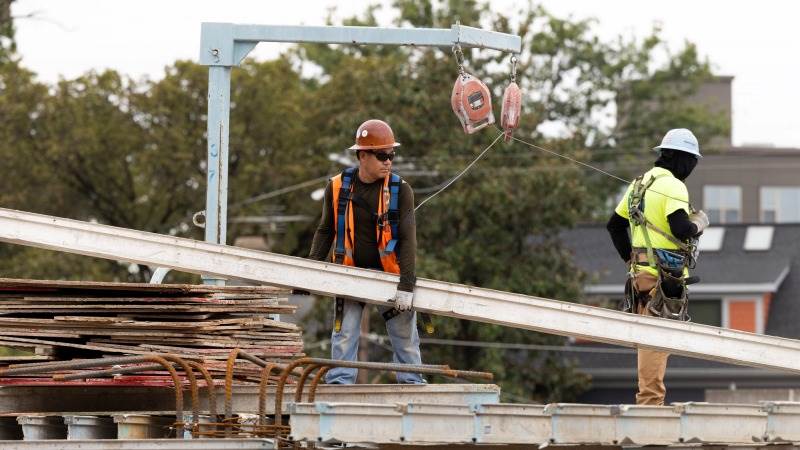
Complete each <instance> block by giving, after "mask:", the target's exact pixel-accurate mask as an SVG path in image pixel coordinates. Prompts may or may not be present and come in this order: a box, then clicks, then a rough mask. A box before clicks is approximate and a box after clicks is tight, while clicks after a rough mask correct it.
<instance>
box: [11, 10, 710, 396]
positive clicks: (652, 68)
mask: <svg viewBox="0 0 800 450" xmlns="http://www.w3.org/2000/svg"><path fill="white" fill-rule="evenodd" d="M0 5H2V3H0ZM393 8H394V11H396V14H397V16H396V21H395V24H396V25H400V26H420V27H422V26H425V27H449V26H450V24H451V23H453V22H455V21H456V20H458V21H460V23H462V24H464V25H470V26H479V27H484V28H492V29H496V30H498V31H504V32H511V33H516V34H519V35H520V36H522V38H523V52H522V54H521V55H520V64H519V67H518V73H517V76H518V80H519V83H520V85H521V87H522V89H523V92H524V93H525V98H524V106H523V117H522V120H521V124H522V125H521V128H520V130H519V131H518V132H517V133H516V136H518V137H520V138H522V139H524V140H526V141H529V142H531V143H533V144H535V145H539V146H543V147H545V148H548V149H552V150H554V151H557V152H559V153H562V154H564V155H566V156H569V157H571V158H577V159H580V160H586V161H591V162H594V163H601V164H606V165H611V167H612V169H611V170H612V171H613V172H616V173H619V174H621V175H625V176H629V175H630V173H628V172H631V171H632V169H630V170H626V169H629V168H632V167H634V163H639V162H640V160H641V158H640V157H634V156H635V155H647V156H646V157H648V158H649V157H650V156H651V155H652V154H651V153H649V152H648V150H647V149H649V148H650V147H652V145H653V143H654V142H657V141H658V139H660V137H661V135H662V134H663V133H664V131H666V129H668V128H673V127H677V126H684V127H688V128H692V129H694V130H695V131H696V132H698V135H699V136H700V137H701V140H704V139H706V138H708V137H709V136H713V135H714V134H715V133H718V132H719V131H720V130H722V129H724V127H722V126H721V125H720V122H719V119H718V118H716V117H712V116H709V115H708V114H707V112H705V111H702V110H699V109H697V108H694V107H691V106H689V105H687V104H686V103H685V101H684V99H685V98H686V97H687V96H688V95H689V94H690V93H691V92H692V91H693V90H694V89H695V88H696V87H697V85H698V84H699V83H700V82H702V81H703V80H704V79H706V78H707V77H708V76H709V70H708V63H707V62H705V61H701V60H700V58H699V56H698V54H697V50H696V48H694V47H693V46H692V45H690V44H687V46H686V47H685V48H683V49H681V50H680V51H679V52H678V53H676V54H670V53H669V52H668V51H667V49H666V47H665V45H664V44H663V42H662V41H661V40H660V39H659V37H658V30H654V31H653V34H652V35H651V36H649V37H647V38H646V39H644V40H623V39H618V40H615V41H611V42H605V41H601V40H600V39H598V38H597V36H596V35H595V34H594V30H593V22H592V21H590V20H584V21H577V20H573V19H569V20H564V19H560V18H557V17H554V16H552V15H550V14H549V13H548V12H547V11H545V10H543V9H542V8H540V7H537V6H534V5H526V6H523V7H522V8H520V10H519V11H514V12H513V13H512V14H507V15H505V14H502V13H497V12H493V11H490V10H489V8H488V7H487V6H486V5H485V4H483V3H479V2H477V1H468V0H462V1H458V0H448V1H446V2H432V1H430V0H397V1H395V2H394V5H393ZM0 11H2V10H1V9H0ZM375 12H376V10H375V8H369V9H367V10H366V11H365V13H364V14H363V15H362V16H361V17H356V18H352V19H349V20H346V21H344V23H345V24H348V25H379V24H378V21H377V20H376V15H375ZM6 29H8V30H13V28H6ZM0 32H2V30H0ZM0 56H2V55H0ZM465 56H466V69H467V70H468V71H469V72H471V73H474V74H476V75H478V76H479V77H481V78H482V79H484V80H486V81H487V84H488V85H489V86H490V88H491V89H492V90H493V95H494V98H495V105H496V106H498V105H499V101H498V99H499V98H501V95H502V90H503V88H504V87H505V86H506V84H507V82H508V70H509V63H508V55H501V54H499V53H497V52H491V51H482V50H468V49H465ZM660 60H663V61H665V62H664V63H663V64H658V63H656V62H655V61H660ZM308 73H314V74H315V75H314V76H312V77H309V76H307V74H308ZM303 74H306V75H305V76H304V75H303ZM456 75H457V72H456V67H455V63H454V61H453V58H452V56H451V54H450V49H418V48H415V49H409V48H398V47H386V46H375V47H357V46H349V45H345V46H323V45H301V46H297V47H294V48H293V49H291V50H289V51H288V52H287V53H286V54H285V55H283V56H281V57H280V58H278V59H276V60H272V61H264V62H254V61H247V62H245V63H244V64H243V66H242V67H241V68H237V69H236V70H234V72H233V80H232V92H231V100H232V109H231V130H230V149H231V152H230V166H229V215H230V217H237V216H265V215H268V214H269V213H271V212H275V211H280V212H283V213H286V214H291V215H307V216H311V217H318V216H319V212H320V204H319V203H318V202H313V201H310V200H309V197H308V194H309V192H310V191H311V190H313V189H315V188H319V187H322V186H323V184H321V183H320V184H319V185H317V186H310V187H308V188H307V189H300V190H296V191H292V192H289V193H286V194H283V195H276V194H270V195H269V197H270V198H269V199H268V200H266V201H265V200H262V201H255V200H253V199H254V197H256V196H258V195H259V194H263V193H271V192H272V193H274V192H275V191H276V190H278V189H281V188H284V187H286V186H290V185H293V184H297V183H300V182H304V181H307V180H310V179H314V178H318V177H322V176H325V175H326V174H331V173H335V172H336V171H338V170H341V168H342V166H341V165H338V164H336V163H333V162H331V161H330V160H329V159H328V155H329V154H330V153H341V152H343V151H344V149H345V148H346V147H347V146H349V145H350V144H351V142H352V139H353V132H354V130H355V129H356V128H357V126H358V125H359V124H360V123H361V122H362V121H364V120H365V119H367V118H373V117H374V118H381V119H383V120H386V121H387V122H389V123H390V124H391V125H392V127H393V129H394V131H395V134H396V136H397V137H398V140H400V142H402V144H403V146H402V147H401V148H400V150H399V154H400V155H401V158H398V159H399V160H398V161H396V162H397V166H396V167H397V169H398V170H399V171H400V172H401V174H402V175H403V176H404V177H405V178H406V179H407V180H408V181H409V182H410V183H411V184H412V186H414V188H415V189H416V191H417V199H416V201H417V203H419V201H420V200H422V199H423V198H425V197H426V196H427V195H429V194H430V193H431V192H433V190H435V187H436V186H439V185H441V184H442V183H444V182H446V181H447V180H449V179H450V178H451V177H453V176H454V175H456V174H457V173H458V172H459V171H460V170H461V169H462V168H463V167H464V166H465V165H466V164H468V163H469V162H470V161H471V160H472V159H473V158H475V157H476V156H477V155H478V154H479V153H480V152H481V151H482V150H483V149H484V148H486V147H487V146H488V145H489V144H490V143H491V142H492V141H493V140H494V139H495V137H497V135H498V131H497V130H496V129H495V128H489V129H487V130H484V131H483V132H481V133H478V134H475V135H470V136H466V135H464V134H463V133H462V131H461V130H460V126H459V124H458V121H457V119H456V118H455V117H454V116H453V114H452V111H451V110H450V102H449V100H450V92H451V89H452V83H453V81H454V80H455V77H456ZM206 93H207V70H206V68H205V67H201V66H198V65H197V64H194V63H192V62H188V61H177V62H175V63H174V64H173V65H171V66H169V67H167V68H166V70H165V73H164V77H163V78H161V79H159V80H147V79H143V80H134V79H130V78H128V77H125V76H124V75H122V74H118V73H116V72H113V71H106V72H103V73H93V72H91V73H87V74H85V75H83V76H81V77H79V78H76V79H73V80H61V81H60V82H59V83H57V84H56V85H54V86H47V85H44V84H41V83H38V82H37V81H36V80H35V78H34V75H33V74H32V73H30V72H29V71H27V70H25V69H24V68H23V67H20V66H19V64H17V63H15V62H6V63H0V117H2V121H0V139H2V141H3V142H5V143H6V144H7V145H5V146H2V147H0V160H2V161H4V164H5V165H4V166H3V169H4V171H3V172H4V173H3V177H0V206H3V207H7V208H15V209H22V210H26V211H33V212H41V213H46V214H53V215H56V216H62V217H70V218H75V219H81V220H96V221H98V222H101V223H107V224H112V225H116V226H121V227H127V228H135V229H140V230H148V231H154V232H158V233H165V234H173V235H177V236H184V237H192V238H196V239H201V238H202V231H201V230H199V229H197V228H195V227H193V226H192V225H191V217H192V214H193V213H194V212H196V211H199V210H202V209H203V208H204V207H205V178H206V175H205V164H206V142H205V131H206V108H207V105H206ZM615 109H619V110H620V111H621V112H622V113H621V120H620V121H615V120H613V119H614V118H613V117H609V115H610V114H613V112H614V111H615ZM496 114H497V115H498V116H499V107H498V108H497V109H496ZM548 129H550V130H553V129H555V130H556V131H557V132H556V133H552V132H551V133H546V132H545V130H548ZM637 161H639V162H637ZM618 187H619V183H618V182H616V181H613V180H609V179H608V178H606V177H603V176H600V175H598V174H596V173H594V172H587V171H586V170H585V169H584V168H582V167H580V166H577V165H575V164H573V163H571V162H568V161H565V160H562V159H558V158H554V157H552V156H551V155H548V154H546V153H539V152H537V151H536V150H534V149H532V148H531V147H528V146H524V145H521V144H519V143H507V144H506V143H502V142H500V143H498V144H496V145H495V147H494V148H493V149H492V150H491V151H490V152H489V153H488V154H487V155H486V157H485V158H484V159H482V160H481V161H480V162H479V163H478V164H477V165H476V166H475V167H474V168H473V170H471V171H470V172H468V173H467V174H466V175H465V176H464V177H463V178H461V179H460V180H459V181H458V182H457V183H455V184H454V185H452V186H451V187H450V188H449V189H448V190H447V191H446V192H444V193H443V194H441V195H440V196H438V197H436V198H434V199H432V200H431V201H430V202H429V203H427V204H426V205H425V206H424V207H422V208H421V209H420V210H419V212H418V214H417V224H418V241H419V253H418V275H419V276H422V277H428V278H435V279H441V280H447V281H452V282H458V283H466V284H471V285H475V286H481V287H486V288H492V289H499V290H508V291H513V292H519V293H524V294H530V295H537V296H542V297H548V298H556V299H561V300H567V301H577V300H579V299H580V297H581V291H582V275H581V274H580V273H579V271H578V270H577V269H576V268H575V266H574V263H573V261H572V256H571V255H570V254H569V253H568V252H567V251H566V250H565V249H564V248H563V246H562V245H561V242H560V241H559V232H560V231H561V230H563V229H564V228H567V227H570V226H572V225H574V224H575V223H578V222H581V221H586V220H590V219H591V218H592V217H594V216H595V215H596V214H598V212H599V211H601V210H602V207H603V206H604V204H605V199H606V198H607V197H608V195H609V194H610V193H611V192H614V191H616V190H617V189H618ZM315 226H316V223H315V221H310V222H295V223H291V224H289V225H286V226H285V228H283V229H281V230H277V231H276V230H275V229H273V228H271V227H264V226H260V225H253V224H242V223H231V224H230V226H229V233H228V237H227V238H228V242H233V241H234V240H235V239H236V238H237V237H239V236H245V235H253V234H260V235H262V236H265V237H267V238H269V239H268V241H269V243H270V244H271V245H272V249H273V250H274V251H277V252H280V253H286V254H293V255H300V256H305V255H306V254H307V253H308V248H309V244H310V239H311V237H312V235H313V232H314V228H315ZM149 274H150V272H149V270H148V268H145V267H141V268H137V267H129V266H128V265H125V264H119V263H117V262H108V261H97V260H92V259H87V258H82V257H76V256H70V255H63V254H58V253H54V252H48V251H41V250H33V249H26V248H21V247H18V246H10V245H0V275H2V276H18V277H47V278H70V279H75V278H84V279H97V280H103V279H117V280H131V281H143V280H146V279H147V278H148V277H149ZM173 277H177V278H171V279H180V280H197V278H196V277H195V278H193V277H189V276H183V278H181V275H173ZM320 304H321V306H320V307H319V308H317V310H316V311H315V313H314V314H312V315H311V316H310V318H309V321H312V323H311V325H313V326H312V327H310V328H312V329H315V330H318V331H317V332H316V333H307V342H308V343H313V342H316V341H319V340H323V339H325V338H326V337H327V336H326V335H327V333H328V330H329V326H330V313H331V305H330V302H328V301H324V302H321V303H320ZM435 321H436V325H437V335H436V337H437V338H448V339H454V340H457V341H481V342H493V343H519V344H532V345H536V344H545V345H558V344H561V343H563V339H562V338H557V337H552V336H545V335H541V334H537V333H532V332H527V331H521V330H514V329H508V328H503V327H500V326H493V325H487V324H479V323H473V322H466V321H459V320H454V319H444V318H435ZM373 322H374V323H373V324H372V325H373V329H374V330H378V329H382V327H383V325H382V323H381V319H380V318H378V317H375V318H374V320H373ZM314 351H315V352H319V354H325V351H324V349H321V348H317V349H316V350H314ZM423 351H424V359H425V361H426V362H429V363H437V364H450V365H451V366H452V367H454V368H465V369H482V370H490V371H492V372H494V373H495V374H496V375H497V380H498V382H499V383H500V384H501V385H502V387H503V392H505V393H506V395H507V396H508V397H507V399H511V400H524V401H555V400H559V401H569V400H572V399H574V398H575V397H576V395H578V394H579V393H580V392H581V391H582V390H584V389H585V388H586V386H587V379H586V377H585V376H583V375H581V374H579V373H577V372H576V371H575V369H574V367H572V365H571V363H570V362H569V361H568V360H566V359H564V358H563V355H561V354H560V353H557V352H544V351H541V352H535V351H522V350H503V349H497V348H482V347H474V346H440V345H424V348H423ZM370 352H371V355H370V358H371V359H374V360H381V359H384V360H385V359H388V358H390V357H391V354H390V352H389V351H388V350H387V348H386V347H385V346H380V345H378V346H371V348H370Z"/></svg>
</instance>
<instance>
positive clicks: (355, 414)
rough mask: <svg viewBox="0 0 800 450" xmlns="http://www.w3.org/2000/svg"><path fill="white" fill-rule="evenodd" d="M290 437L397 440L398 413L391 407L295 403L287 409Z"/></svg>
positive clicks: (399, 418)
mask: <svg viewBox="0 0 800 450" xmlns="http://www.w3.org/2000/svg"><path fill="white" fill-rule="evenodd" d="M289 411H290V414H291V419H290V421H289V424H290V425H291V428H292V431H291V434H290V438H291V439H292V440H296V441H300V440H307V441H316V442H368V443H376V444H384V443H392V442H395V443H396V442H399V441H400V434H401V427H402V414H401V412H400V411H398V409H397V407H396V406H395V405H385V404H368V403H326V402H317V403H296V404H292V405H290V406H289Z"/></svg>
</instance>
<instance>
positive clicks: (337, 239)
mask: <svg viewBox="0 0 800 450" xmlns="http://www.w3.org/2000/svg"><path fill="white" fill-rule="evenodd" d="M354 177H355V169H352V168H351V169H347V170H345V171H344V172H343V173H341V174H339V175H336V176H335V177H333V178H332V179H331V188H332V193H333V229H334V232H335V234H334V245H335V250H334V252H333V261H334V262H336V263H340V264H344V265H346V266H355V261H354V260H353V249H354V247H355V245H354V242H355V221H354V219H353V200H352V193H353V184H354V183H353V178H354ZM400 183H402V180H401V179H400V176H399V175H396V174H394V173H393V174H391V175H390V176H388V177H386V178H385V179H384V181H383V190H382V192H381V193H380V194H378V196H379V197H378V217H379V221H378V223H376V224H375V233H376V235H377V241H378V254H379V255H380V258H381V266H382V267H383V270H384V272H390V273H396V274H399V273H400V265H399V264H398V263H397V253H396V252H395V248H396V246H397V236H396V234H397V228H398V220H397V219H398V217H399V214H398V212H397V204H398V202H399V196H400ZM343 192H344V195H345V197H344V198H342V200H343V201H342V202H341V203H342V204H341V205H340V196H341V195H342V194H343ZM340 206H344V208H345V210H344V211H341V212H340V211H339V208H340ZM393 231H394V232H393Z"/></svg>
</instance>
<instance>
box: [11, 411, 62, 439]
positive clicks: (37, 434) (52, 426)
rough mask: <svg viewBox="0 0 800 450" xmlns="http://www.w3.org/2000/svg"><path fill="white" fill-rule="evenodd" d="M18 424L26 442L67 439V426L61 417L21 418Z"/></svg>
mask: <svg viewBox="0 0 800 450" xmlns="http://www.w3.org/2000/svg"><path fill="white" fill-rule="evenodd" d="M17 422H18V423H19V424H20V425H21V426H22V438H23V439H24V440H26V441H39V440H43V439H66V438H67V426H66V425H65V424H64V419H63V418H61V417H60V416H19V417H17Z"/></svg>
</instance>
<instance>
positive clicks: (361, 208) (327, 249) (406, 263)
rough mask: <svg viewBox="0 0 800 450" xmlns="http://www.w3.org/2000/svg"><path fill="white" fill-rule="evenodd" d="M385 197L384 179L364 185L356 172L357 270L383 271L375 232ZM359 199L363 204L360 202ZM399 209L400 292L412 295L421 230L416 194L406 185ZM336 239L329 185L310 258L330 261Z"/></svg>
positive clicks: (352, 202)
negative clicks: (417, 214)
mask: <svg viewBox="0 0 800 450" xmlns="http://www.w3.org/2000/svg"><path fill="white" fill-rule="evenodd" d="M382 193H383V180H382V179H380V180H377V181H375V182H373V183H364V182H362V181H361V180H360V179H359V178H358V172H356V174H355V176H354V177H353V200H352V201H351V204H352V208H353V222H354V226H355V230H354V233H353V234H354V238H355V242H354V244H353V245H354V247H355V248H354V249H353V260H354V262H355V265H356V267H362V268H365V269H377V270H383V267H382V266H381V259H380V255H379V253H378V236H377V233H376V228H375V227H376V218H375V214H376V213H377V212H378V199H379V196H380V195H382ZM357 197H358V198H360V199H361V200H357V199H356V198H357ZM398 209H399V213H400V217H399V221H400V222H399V225H398V236H395V237H394V238H395V239H397V246H396V247H395V252H396V254H397V263H398V265H399V266H400V284H399V285H398V286H397V288H398V289H400V290H402V291H408V292H411V291H413V290H414V283H415V282H416V276H415V270H416V258H417V226H416V222H415V220H414V191H413V190H412V189H411V186H409V185H408V183H406V182H405V181H404V182H403V183H402V184H401V185H400V198H399V202H398ZM335 237H336V229H335V226H334V217H333V187H332V185H331V183H328V186H327V187H326V188H325V199H324V200H323V205H322V219H321V220H320V222H319V226H317V231H316V233H315V234H314V241H313V243H312V244H311V252H310V254H309V256H308V257H309V258H311V259H315V260H318V261H324V260H330V254H331V250H332V248H333V246H334V242H333V240H334V238H335Z"/></svg>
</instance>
